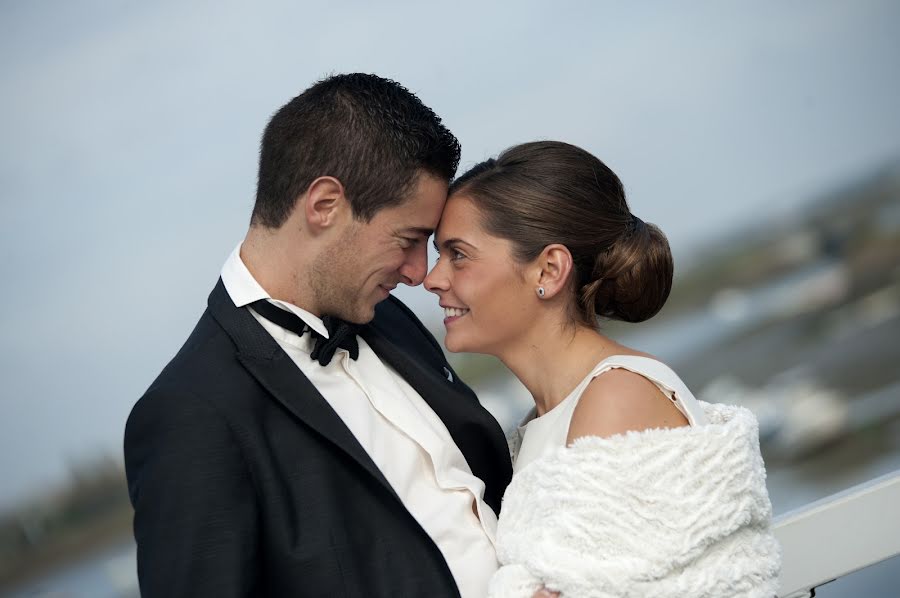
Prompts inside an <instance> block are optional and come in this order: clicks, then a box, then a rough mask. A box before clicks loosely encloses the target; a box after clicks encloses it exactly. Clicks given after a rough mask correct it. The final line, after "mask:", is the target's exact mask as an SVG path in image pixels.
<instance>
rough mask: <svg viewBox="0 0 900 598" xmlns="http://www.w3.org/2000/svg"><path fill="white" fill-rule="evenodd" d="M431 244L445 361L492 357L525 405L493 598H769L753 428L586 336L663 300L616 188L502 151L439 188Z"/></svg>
mask: <svg viewBox="0 0 900 598" xmlns="http://www.w3.org/2000/svg"><path fill="white" fill-rule="evenodd" d="M435 244H436V245H437V247H438V251H439V253H440V258H439V260H438V263H437V265H436V266H435V267H434V269H433V270H432V271H431V272H430V273H429V274H428V276H427V277H426V279H425V286H426V288H427V289H428V290H430V291H432V292H434V293H436V294H437V295H438V296H439V297H440V304H441V306H443V307H444V311H445V315H446V318H445V320H444V323H445V325H446V328H447V335H446V340H445V342H446V346H447V349H449V350H450V351H454V352H456V351H471V352H477V353H487V354H490V355H495V356H496V357H498V358H499V359H500V360H501V361H502V362H503V363H504V364H505V365H506V366H507V367H508V368H509V369H510V370H511V371H512V372H513V373H514V374H515V375H516V376H517V377H518V378H519V380H521V381H522V383H523V384H524V385H525V386H526V388H527V389H528V390H529V392H530V393H531V394H532V396H533V398H534V405H535V406H534V409H533V410H532V411H531V413H530V414H529V416H528V417H527V418H526V422H525V423H523V424H522V426H521V427H519V428H518V430H517V431H516V432H515V433H514V435H513V436H512V438H511V442H510V444H511V450H512V453H513V459H514V476H513V481H512V483H511V484H510V486H509V488H508V489H507V491H506V495H505V497H504V499H503V507H502V512H501V516H500V521H499V526H498V533H497V551H498V558H499V560H500V563H501V567H500V570H499V571H498V572H497V573H496V574H495V575H494V578H493V580H492V582H491V596H493V597H496V598H500V597H519V596H523V597H524V596H532V595H533V594H534V593H535V592H536V591H538V590H540V589H542V588H546V590H549V591H552V592H560V593H561V594H562V596H563V598H575V597H579V598H580V597H612V596H634V597H638V596H641V597H643V596H654V597H656V598H661V597H669V596H671V597H676V596H678V597H685V596H690V597H700V596H704V597H706V596H708V597H713V596H746V597H757V596H759V597H763V596H765V597H771V596H774V595H775V593H776V591H777V575H778V571H779V567H780V552H779V548H778V545H777V543H776V541H775V539H774V537H773V536H772V533H771V530H770V527H769V525H770V520H771V505H770V502H769V498H768V494H767V492H766V487H765V468H764V465H763V461H762V458H761V456H760V453H759V441H758V428H757V424H756V421H755V419H754V418H753V416H752V415H751V414H750V412H748V411H747V410H745V409H742V408H739V407H731V406H726V405H720V404H707V403H702V402H699V401H697V400H696V399H695V398H694V397H693V395H692V394H691V392H690V391H689V390H688V389H687V387H686V386H685V385H684V384H683V383H682V382H681V380H680V379H679V378H678V376H677V375H676V374H675V373H674V372H673V371H672V370H670V369H669V368H668V367H667V366H666V365H664V364H663V363H661V362H659V361H657V360H655V359H654V358H653V357H652V356H650V355H647V354H646V353H642V352H640V351H637V350H634V349H631V348H629V347H626V346H624V345H621V344H619V343H617V342H616V341H614V340H613V339H611V338H609V337H607V336H605V335H604V334H603V333H602V332H600V331H599V330H598V327H597V318H598V316H599V317H601V318H610V319H618V320H625V321H627V322H640V321H643V320H646V319H648V318H650V317H652V316H653V315H654V314H656V313H657V312H658V311H659V310H660V308H662V306H663V304H664V303H665V301H666V299H667V297H668V295H669V290H670V288H671V284H672V268H673V266H672V257H671V254H670V252H669V246H668V243H667V241H666V238H665V236H664V235H663V234H662V232H660V230H659V229H658V228H657V227H656V226H654V225H652V224H648V223H645V222H643V221H642V220H641V219H640V218H638V217H637V216H634V215H633V214H632V213H631V212H630V210H629V208H628V204H627V203H626V201H625V193H624V189H623V187H622V184H621V182H620V181H619V179H618V177H616V175H615V174H614V173H613V172H612V171H611V170H610V169H609V168H607V167H606V166H605V165H604V164H603V163H602V162H601V161H600V160H598V159H597V158H596V157H594V156H593V155H591V154H590V153H588V152H586V151H584V150H582V149H580V148H578V147H575V146H572V145H569V144H565V143H560V142H552V141H545V142H535V143H526V144H523V145H518V146H515V147H512V148H510V149H508V150H506V151H505V152H503V153H502V154H501V155H500V156H499V157H498V158H497V159H496V160H495V159H490V160H487V161H485V162H482V163H481V164H478V165H477V166H475V167H474V168H472V169H471V170H469V171H468V172H467V173H465V174H464V175H463V176H461V177H460V178H459V179H457V180H456V181H455V182H454V183H453V185H452V186H451V189H450V198H449V199H448V201H447V205H446V208H445V210H444V214H443V217H442V219H441V222H440V226H439V227H438V230H437V232H436V235H435Z"/></svg>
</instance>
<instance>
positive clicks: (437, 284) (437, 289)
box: [424, 259, 449, 295]
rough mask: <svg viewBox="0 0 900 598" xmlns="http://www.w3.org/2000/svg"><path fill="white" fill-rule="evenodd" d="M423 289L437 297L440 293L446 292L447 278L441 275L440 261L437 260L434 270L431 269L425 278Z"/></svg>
mask: <svg viewBox="0 0 900 598" xmlns="http://www.w3.org/2000/svg"><path fill="white" fill-rule="evenodd" d="M424 284H425V288H426V289H428V290H429V291H431V292H432V293H435V294H436V295H439V294H440V293H441V292H442V291H446V290H447V288H448V286H449V285H448V284H447V277H446V276H445V275H444V274H443V268H442V267H441V260H440V259H438V261H437V263H436V264H435V265H434V268H432V269H431V272H429V273H428V274H427V275H426V276H425V283H424Z"/></svg>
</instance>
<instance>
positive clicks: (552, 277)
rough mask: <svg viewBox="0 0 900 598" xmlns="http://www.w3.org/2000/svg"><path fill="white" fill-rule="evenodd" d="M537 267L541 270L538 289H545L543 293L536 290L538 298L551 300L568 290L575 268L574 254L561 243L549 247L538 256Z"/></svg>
mask: <svg viewBox="0 0 900 598" xmlns="http://www.w3.org/2000/svg"><path fill="white" fill-rule="evenodd" d="M537 265H538V267H539V270H540V272H539V275H538V280H537V285H538V289H544V290H543V292H541V291H540V290H538V289H535V290H536V291H537V293H538V297H540V298H542V299H550V298H552V297H555V296H556V295H558V294H559V293H560V292H561V291H562V290H563V289H565V288H566V285H567V284H568V282H569V277H570V276H571V275H572V268H573V263H572V254H571V253H570V252H569V248H568V247H566V246H565V245H561V244H559V243H554V244H552V245H547V246H546V247H544V250H543V251H541V254H540V255H539V256H538V258H537Z"/></svg>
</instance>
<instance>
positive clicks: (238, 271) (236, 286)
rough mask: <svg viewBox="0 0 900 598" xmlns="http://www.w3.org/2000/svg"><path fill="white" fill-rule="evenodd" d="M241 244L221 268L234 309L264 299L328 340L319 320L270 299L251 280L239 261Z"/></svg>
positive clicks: (322, 324)
mask: <svg viewBox="0 0 900 598" xmlns="http://www.w3.org/2000/svg"><path fill="white" fill-rule="evenodd" d="M242 244H243V243H238V246H237V247H235V248H234V251H232V252H231V255H229V256H228V259H227V260H225V265H223V266H222V283H223V284H224V285H225V290H226V291H228V296H229V297H231V300H232V301H233V302H234V305H235V306H236V307H244V306H245V305H249V304H250V303H253V302H254V301H259V300H260V299H266V300H268V301H269V303H271V304H273V305H276V306H278V307H280V308H281V309H285V310H287V311H289V312H291V313H293V314H295V315H296V316H297V317H299V318H300V319H301V320H303V321H304V322H305V323H306V324H307V325H308V326H309V327H310V328H312V329H313V330H315V331H316V332H318V333H319V334H321V335H322V336H324V337H325V338H328V330H327V329H326V328H325V324H324V323H323V322H322V319H321V318H319V317H317V316H315V315H313V314H311V313H309V312H308V311H306V310H305V309H303V308H300V307H297V306H296V305H293V304H292V303H288V302H287V301H281V300H279V299H272V297H271V296H269V294H268V293H267V292H266V290H265V289H264V288H262V285H260V284H259V283H258V282H257V281H256V279H255V278H253V275H252V274H251V273H250V270H248V269H247V266H246V264H244V260H242V259H241V245H242Z"/></svg>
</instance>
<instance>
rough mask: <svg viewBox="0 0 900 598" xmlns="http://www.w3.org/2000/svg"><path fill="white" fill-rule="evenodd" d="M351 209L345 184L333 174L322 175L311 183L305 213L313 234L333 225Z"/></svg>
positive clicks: (304, 204)
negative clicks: (345, 192) (345, 191)
mask: <svg viewBox="0 0 900 598" xmlns="http://www.w3.org/2000/svg"><path fill="white" fill-rule="evenodd" d="M349 209H350V203H349V202H348V201H347V198H346V196H345V195H344V186H343V185H342V184H341V182H340V181H339V180H337V179H336V178H334V177H332V176H321V177H319V178H317V179H315V180H314V181H313V182H312V183H310V184H309V188H308V189H307V191H306V201H305V202H304V203H303V215H304V217H305V220H306V224H307V226H308V227H309V230H310V232H312V233H313V234H316V233H319V232H322V231H323V230H325V229H328V228H330V227H333V226H334V225H335V224H336V223H337V222H338V221H339V220H340V219H341V218H342V217H343V216H344V214H343V212H345V211H347V210H349Z"/></svg>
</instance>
